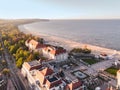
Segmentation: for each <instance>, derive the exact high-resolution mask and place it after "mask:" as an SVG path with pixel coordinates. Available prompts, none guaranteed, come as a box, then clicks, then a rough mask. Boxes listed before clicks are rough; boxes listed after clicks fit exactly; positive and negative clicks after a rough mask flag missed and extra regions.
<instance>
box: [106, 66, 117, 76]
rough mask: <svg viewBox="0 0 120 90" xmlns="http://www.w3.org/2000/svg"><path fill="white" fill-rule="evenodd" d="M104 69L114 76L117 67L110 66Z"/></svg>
mask: <svg viewBox="0 0 120 90" xmlns="http://www.w3.org/2000/svg"><path fill="white" fill-rule="evenodd" d="M105 71H106V72H108V73H110V74H112V75H114V76H116V73H117V71H118V69H117V68H115V67H110V68H108V69H106V70H105Z"/></svg>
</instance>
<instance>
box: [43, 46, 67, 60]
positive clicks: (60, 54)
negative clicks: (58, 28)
mask: <svg viewBox="0 0 120 90" xmlns="http://www.w3.org/2000/svg"><path fill="white" fill-rule="evenodd" d="M42 52H43V56H45V57H47V58H48V59H54V60H66V59H67V58H68V53H67V52H66V50H65V49H63V48H61V47H54V46H46V47H44V48H43V49H42Z"/></svg>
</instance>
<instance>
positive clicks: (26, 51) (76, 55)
mask: <svg viewBox="0 0 120 90" xmlns="http://www.w3.org/2000/svg"><path fill="white" fill-rule="evenodd" d="M16 23H18V24H17V25H16ZM26 23H28V22H26ZM20 24H25V22H22V23H21V22H19V21H15V22H12V23H11V22H10V23H9V22H7V23H6V22H5V23H2V24H0V90H120V70H119V67H120V58H119V56H120V54H119V52H117V51H116V50H112V53H111V52H109V53H107V52H108V51H106V52H105V51H104V50H103V51H102V49H101V51H99V50H98V51H94V49H93V48H91V47H89V45H85V44H84V45H83V46H82V47H76V48H71V49H70V50H67V49H66V48H65V47H62V46H61V45H58V44H57V45H56V44H54V43H55V41H54V43H52V44H51V42H49V41H46V39H44V38H43V37H40V36H39V37H38V36H35V35H32V34H31V33H28V34H27V33H24V32H21V31H20V30H19V29H18V25H20ZM51 41H52V40H51ZM105 50H106V49H105Z"/></svg>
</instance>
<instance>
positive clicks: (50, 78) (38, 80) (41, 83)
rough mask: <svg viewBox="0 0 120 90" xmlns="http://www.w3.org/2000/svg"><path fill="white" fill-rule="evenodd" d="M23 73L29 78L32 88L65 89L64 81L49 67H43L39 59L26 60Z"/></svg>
mask: <svg viewBox="0 0 120 90" xmlns="http://www.w3.org/2000/svg"><path fill="white" fill-rule="evenodd" d="M21 73H22V74H23V76H24V77H26V78H27V80H28V82H29V86H30V87H31V90H41V88H45V89H46V90H58V88H60V90H64V89H62V88H63V83H62V80H61V78H60V77H58V75H57V73H55V72H54V71H53V70H52V69H51V68H49V67H41V64H40V63H39V62H38V61H32V62H24V64H23V65H22V69H21Z"/></svg>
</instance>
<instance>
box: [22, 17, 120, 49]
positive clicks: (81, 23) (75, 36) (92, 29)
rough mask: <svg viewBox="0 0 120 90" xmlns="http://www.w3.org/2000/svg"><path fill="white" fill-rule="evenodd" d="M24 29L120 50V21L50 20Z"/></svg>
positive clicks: (32, 24) (27, 25) (26, 26)
mask: <svg viewBox="0 0 120 90" xmlns="http://www.w3.org/2000/svg"><path fill="white" fill-rule="evenodd" d="M24 27H25V28H26V29H29V30H30V31H32V32H33V31H34V32H37V33H40V34H41V33H42V34H47V35H51V36H57V37H61V38H64V39H67V40H68V39H69V40H72V41H76V42H79V43H85V44H91V45H96V46H101V47H105V48H110V49H115V50H120V20H112V19H111V20H48V21H40V22H35V23H31V24H26V25H24Z"/></svg>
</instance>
